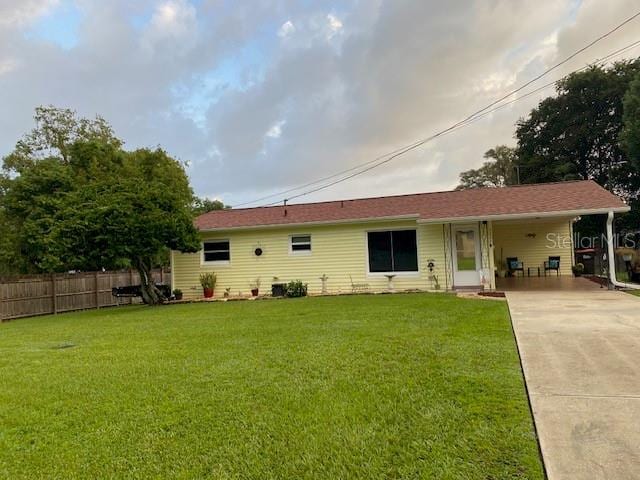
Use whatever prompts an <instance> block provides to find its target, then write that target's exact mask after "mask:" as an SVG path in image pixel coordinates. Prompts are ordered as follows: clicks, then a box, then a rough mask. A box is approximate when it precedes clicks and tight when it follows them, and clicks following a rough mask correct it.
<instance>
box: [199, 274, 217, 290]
mask: <svg viewBox="0 0 640 480" xmlns="http://www.w3.org/2000/svg"><path fill="white" fill-rule="evenodd" d="M216 280H217V278H216V274H215V273H213V272H208V273H201V274H200V285H202V288H210V289H211V290H213V289H214V288H216Z"/></svg>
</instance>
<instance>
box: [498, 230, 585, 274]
mask: <svg viewBox="0 0 640 480" xmlns="http://www.w3.org/2000/svg"><path fill="white" fill-rule="evenodd" d="M533 235H535V236H533ZM493 240H494V256H495V264H496V268H500V252H501V251H502V260H503V261H504V262H506V260H507V257H518V260H520V261H522V262H524V267H525V274H526V269H527V267H532V270H533V268H535V267H540V274H541V275H542V274H543V269H542V266H543V263H544V261H545V260H548V259H549V256H560V274H561V275H571V265H572V262H573V259H572V256H573V249H572V246H571V241H572V238H571V219H570V218H560V219H554V220H544V221H543V220H531V221H527V222H493ZM551 273H552V274H553V275H555V272H551ZM533 274H534V273H533V271H532V275H533Z"/></svg>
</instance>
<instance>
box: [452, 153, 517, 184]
mask: <svg viewBox="0 0 640 480" xmlns="http://www.w3.org/2000/svg"><path fill="white" fill-rule="evenodd" d="M484 158H485V159H486V160H487V161H486V162H484V163H483V164H482V166H481V167H480V168H477V169H473V170H466V171H464V172H462V173H461V174H460V184H459V185H458V189H459V190H461V189H466V188H479V187H504V186H507V185H515V184H516V183H517V180H518V178H517V171H516V169H517V160H516V159H517V154H516V150H515V148H511V147H507V146H506V145H498V146H497V147H495V148H492V149H490V150H487V151H486V152H485V154H484Z"/></svg>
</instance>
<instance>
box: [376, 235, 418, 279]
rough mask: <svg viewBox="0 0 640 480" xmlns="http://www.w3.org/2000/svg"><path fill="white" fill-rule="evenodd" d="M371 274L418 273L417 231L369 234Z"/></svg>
mask: <svg viewBox="0 0 640 480" xmlns="http://www.w3.org/2000/svg"><path fill="white" fill-rule="evenodd" d="M367 241H368V247H369V272H370V273H386V272H417V271H418V243H417V240H416V231H415V230H391V231H388V232H368V234H367Z"/></svg>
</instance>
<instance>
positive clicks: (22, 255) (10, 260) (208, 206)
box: [0, 107, 225, 304]
mask: <svg viewBox="0 0 640 480" xmlns="http://www.w3.org/2000/svg"><path fill="white" fill-rule="evenodd" d="M35 122H36V127H35V128H34V129H33V130H32V131H31V132H29V133H27V134H26V135H24V137H23V138H21V139H20V140H18V142H17V144H16V146H15V149H14V150H13V152H11V153H10V154H9V155H7V156H6V157H4V158H3V161H2V171H1V173H0V273H3V274H7V273H34V272H38V273H53V272H64V271H68V270H84V271H90V270H100V269H103V268H104V269H118V268H135V269H137V270H138V272H139V273H140V277H141V279H142V287H143V288H142V292H143V299H144V301H145V302H146V303H150V304H155V303H159V302H161V301H162V300H163V298H162V293H161V292H160V290H159V289H158V288H157V287H156V286H155V284H154V282H153V278H152V276H151V274H150V272H151V269H152V268H153V267H155V266H159V265H162V264H165V263H166V262H167V259H168V252H169V250H170V249H175V250H181V251H186V252H195V251H197V250H199V248H200V244H199V240H198V235H197V232H196V230H195V228H194V226H193V217H194V215H197V214H199V213H203V212H206V211H211V210H217V209H222V208H225V205H224V204H223V203H222V202H219V201H216V200H208V199H201V198H197V197H195V196H194V194H193V191H192V190H191V187H190V185H189V180H188V178H187V175H186V173H185V169H184V165H183V164H182V163H181V162H179V161H178V160H176V159H174V158H172V157H170V156H169V155H168V154H167V153H166V152H165V151H164V150H162V149H160V148H157V149H137V150H133V151H126V150H124V148H123V142H122V141H121V140H120V139H118V138H117V137H116V136H115V135H114V132H113V130H112V128H111V126H110V125H109V124H108V123H107V122H106V121H105V120H104V119H103V118H101V117H97V118H95V119H85V118H78V117H77V115H76V114H75V112H73V111H71V110H68V109H58V108H55V107H39V108H37V109H36V113H35Z"/></svg>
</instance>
